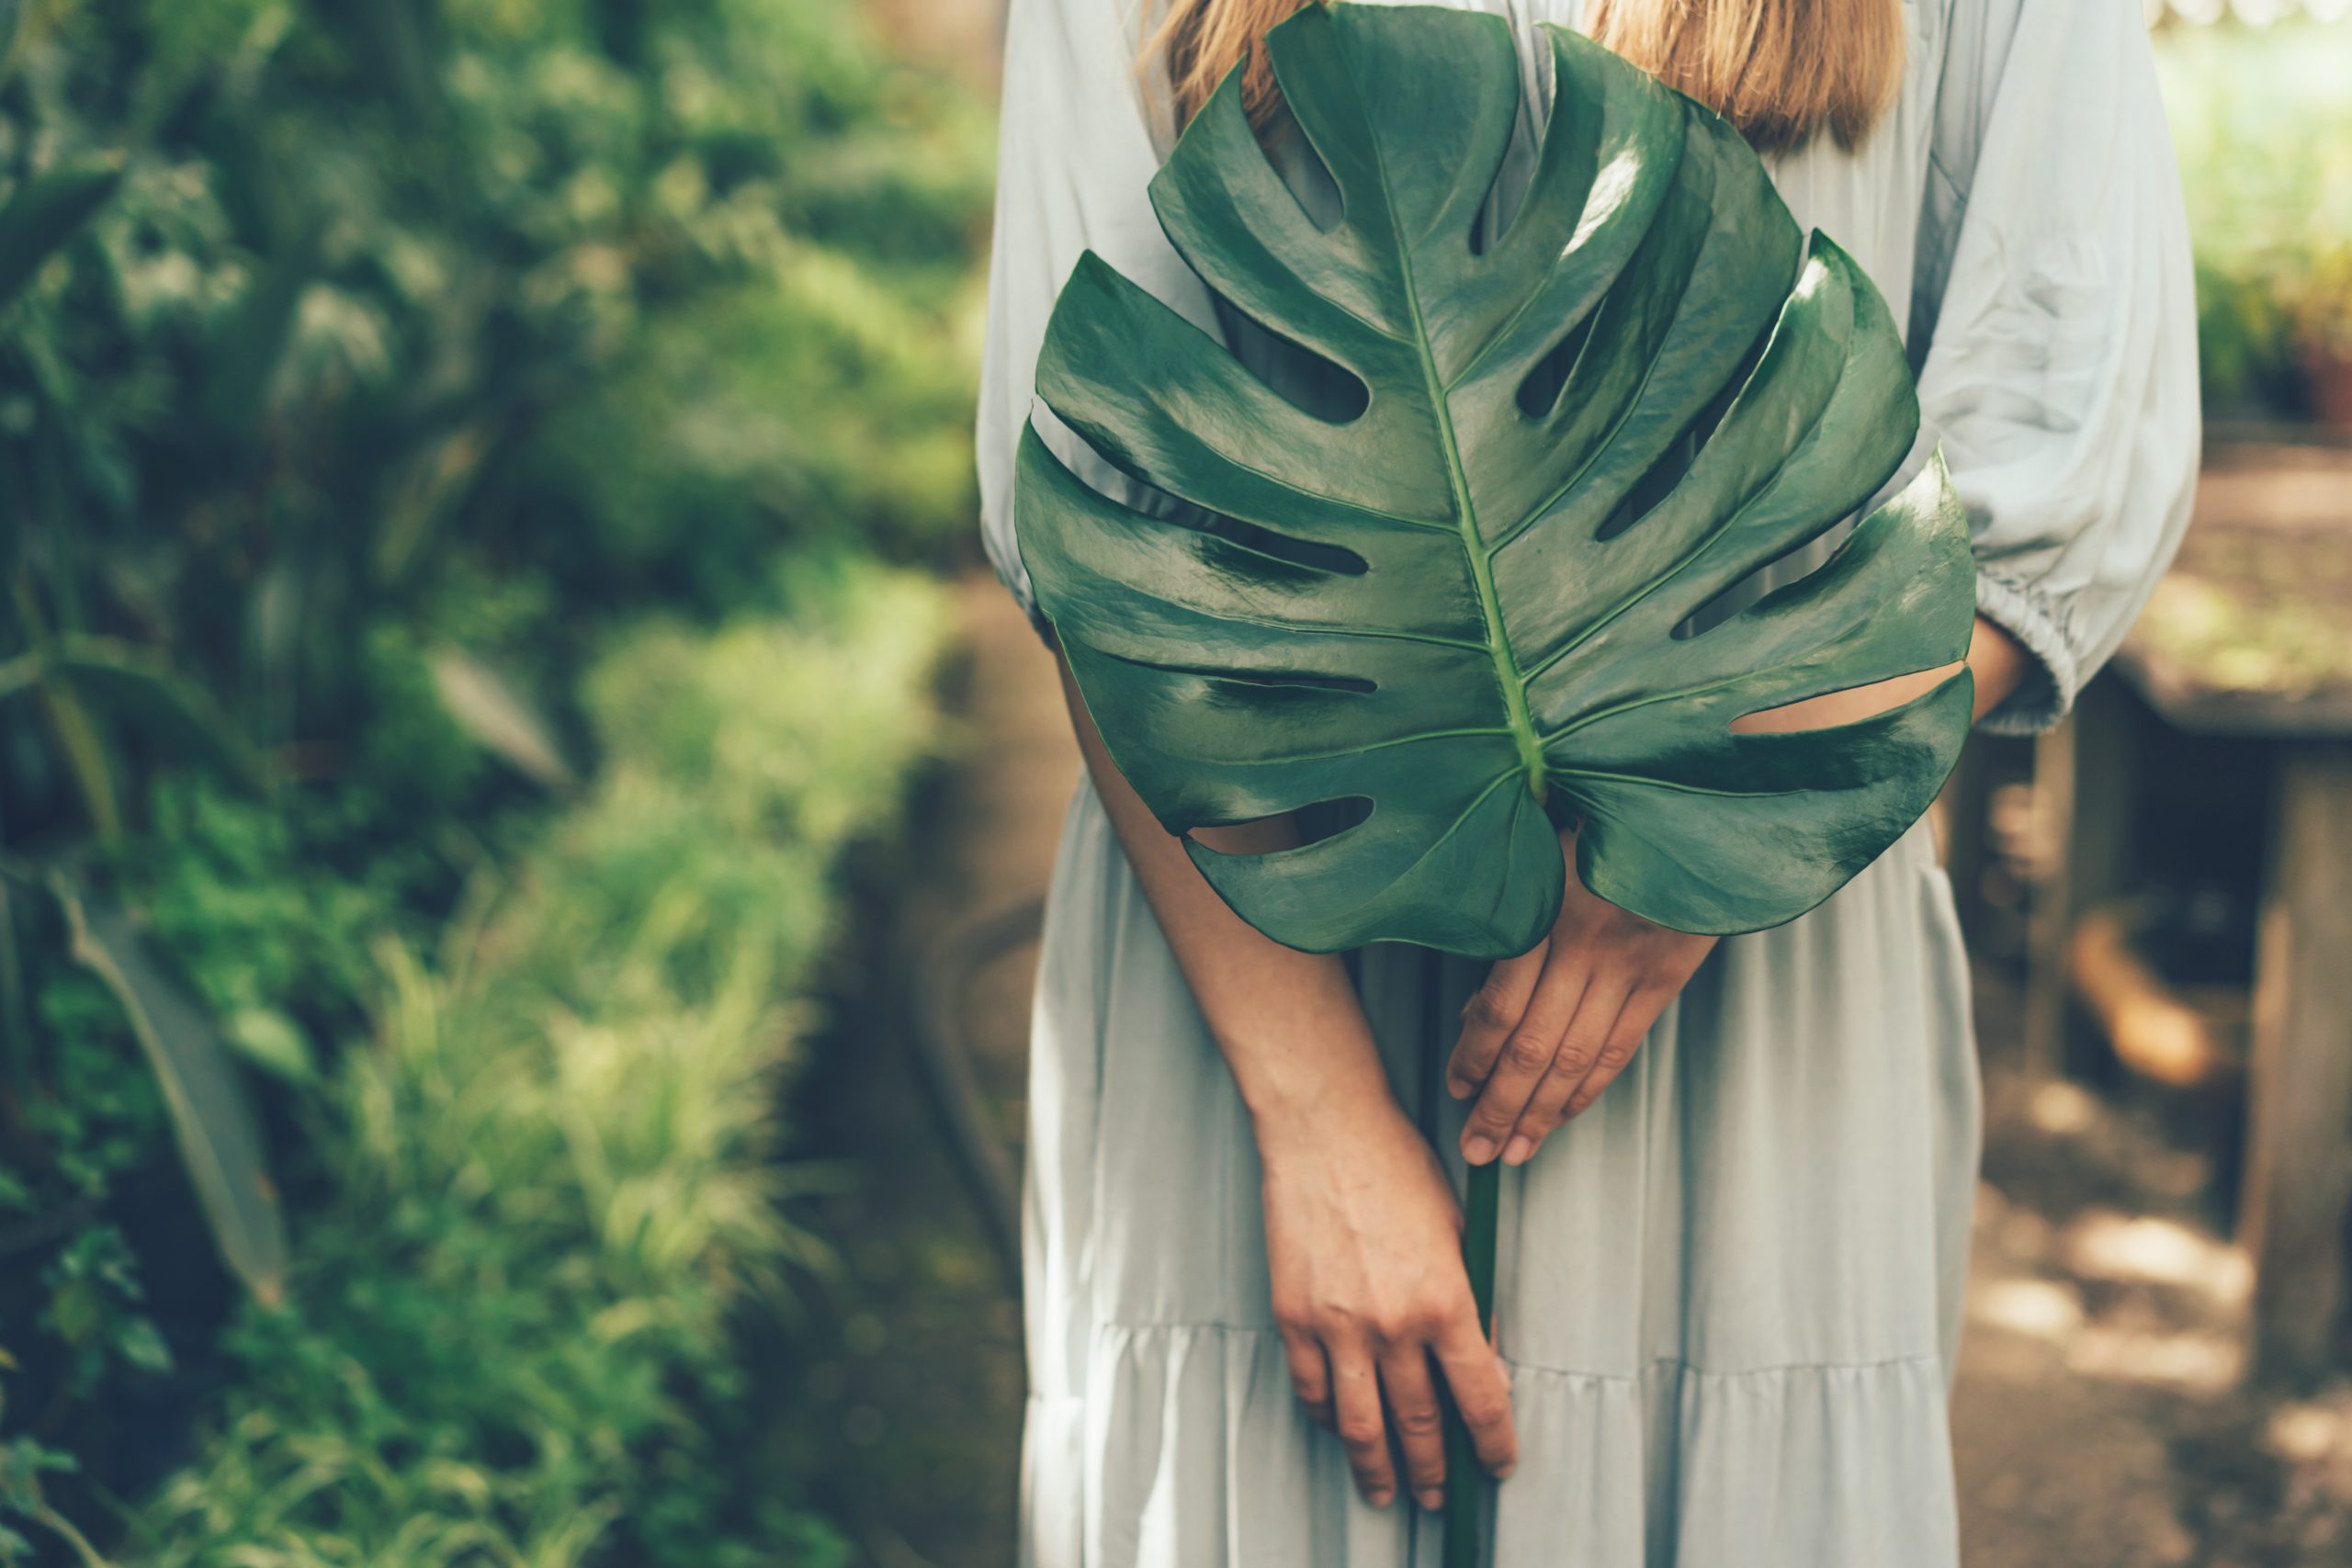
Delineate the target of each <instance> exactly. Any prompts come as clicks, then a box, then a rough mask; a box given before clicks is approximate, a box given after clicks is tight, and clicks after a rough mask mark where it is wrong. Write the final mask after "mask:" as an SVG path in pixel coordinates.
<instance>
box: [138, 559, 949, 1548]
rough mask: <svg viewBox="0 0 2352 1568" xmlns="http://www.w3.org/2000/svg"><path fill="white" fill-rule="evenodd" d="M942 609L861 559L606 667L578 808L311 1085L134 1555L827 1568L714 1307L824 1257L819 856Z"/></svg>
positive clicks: (867, 804)
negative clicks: (783, 1091) (771, 1455)
mask: <svg viewBox="0 0 2352 1568" xmlns="http://www.w3.org/2000/svg"><path fill="white" fill-rule="evenodd" d="M938 594H939V591H938V590H937V589H936V588H934V587H933V586H932V585H931V584H930V583H928V582H927V581H922V580H921V579H918V578H916V577H914V576H912V575H911V574H908V573H905V572H893V571H888V570H882V569H878V568H875V567H872V566H864V565H858V564H856V563H844V565H843V566H842V567H841V568H840V569H838V570H833V571H831V572H829V573H826V574H823V575H821V576H820V575H818V574H813V573H811V574H807V575H806V576H805V580H804V581H803V583H802V584H801V585H800V587H799V589H798V590H797V592H795V593H794V594H793V596H792V599H791V612H790V613H789V614H788V615H786V616H785V617H783V618H775V617H770V616H764V615H763V616H760V617H756V618H751V619H746V620H743V621H741V622H739V623H737V624H734V625H731V626H727V627H725V628H722V629H721V630H719V631H718V632H717V633H716V634H715V635H713V634H707V633H704V632H700V631H696V630H693V629H690V628H687V627H684V626H674V625H657V626H648V627H646V628H644V629H642V630H640V631H638V632H636V633H634V634H632V635H630V636H628V637H623V638H621V639H619V640H618V642H617V643H616V646H615V647H614V648H613V649H611V650H610V651H609V652H607V653H606V654H605V656H604V657H603V658H602V659H601V660H599V662H598V664H597V665H596V667H595V669H594V671H592V673H591V675H590V678H589V681H588V682H587V691H588V704H589V707H590V710H591V713H592V715H593V717H594V729H595V733H596V735H597V738H598V739H599V741H600V742H601V743H602V746H603V749H604V751H605V755H606V756H607V757H608V758H609V759H610V761H609V763H608V765H607V766H606V768H605V770H604V771H603V773H600V775H599V776H598V778H597V780H596V782H595V783H594V785H593V786H592V787H591V789H590V791H589V793H588V794H587V795H585V796H584V797H583V798H582V800H581V801H580V802H579V803H578V804H577V805H576V806H575V807H573V808H572V809H571V810H570V811H568V812H566V813H565V814H564V815H563V816H562V817H561V818H560V819H559V820H558V821H557V823H556V824H555V825H554V827H553V829H552V830H551V831H550V832H549V833H548V835H547V836H546V838H545V839H544V840H542V841H541V842H540V843H539V844H538V845H537V847H536V848H535V849H534V850H533V851H532V852H530V853H529V854H528V855H527V856H526V857H525V858H524V860H523V861H522V863H520V865H519V867H518V868H517V869H516V871H515V874H514V875H513V877H512V878H511V880H508V881H505V882H504V883H503V885H502V886H497V887H496V888H495V889H494V890H492V889H490V888H489V887H488V886H485V889H484V892H483V896H482V898H481V903H480V905H479V907H478V908H476V909H475V910H474V911H473V912H472V913H471V914H470V915H469V917H468V918H465V919H460V920H458V922H456V923H455V924H454V926H453V927H452V928H451V930H450V931H448V933H447V935H446V936H445V938H444V939H443V942H442V946H441V951H440V952H439V953H437V954H435V955H434V957H433V960H432V961H431V962H427V961H426V960H425V959H424V957H421V956H420V955H417V954H414V953H411V952H409V951H408V950H406V949H405V948H402V947H401V946H400V945H398V944H396V943H391V942H387V943H386V944H385V946H384V949H383V952H382V953H381V968H382V971H383V973H384V974H385V975H386V976H388V977H389V982H390V984H389V990H388V993H387V995H386V997H385V998H384V1000H383V1003H382V1005H381V1007H380V1010H379V1021H378V1025H377V1029H376V1033H375V1037H374V1039H373V1041H372V1043H368V1045H366V1046H364V1047H362V1048H360V1049H357V1050H355V1051H353V1052H351V1053H349V1054H348V1055H345V1057H344V1059H343V1061H342V1063H341V1065H340V1066H339V1067H338V1069H337V1070H336V1071H335V1072H334V1074H333V1075H332V1076H331V1078H330V1080H329V1081H328V1082H327V1083H326V1084H325V1085H324V1086H323V1087H322V1090H321V1095H320V1100H319V1104H318V1110H319V1121H320V1122H321V1123H322V1125H323V1126H324V1127H326V1128H328V1129H330V1130H329V1131H328V1132H327V1133H326V1134H325V1135H324V1137H323V1144H324V1147H325V1150H326V1152H327V1155H328V1157H329V1159H330V1161H331V1164H332V1168H333V1170H334V1190H335V1196H334V1199H333V1201H332V1203H331V1205H330V1206H329V1207H328V1209H327V1211H326V1213H324V1214H322V1216H321V1219H320V1221H319V1223H317V1224H314V1225H312V1226H311V1227H309V1228H308V1229H307V1230H306V1232H305V1234H304V1236H303V1246H302V1247H301V1248H300V1251H299V1254H298V1263H297V1266H296V1269H295V1271H294V1276H293V1280H292V1286H291V1302H292V1304H291V1305H290V1306H288V1307H286V1308H277V1309H272V1308H269V1307H266V1306H258V1305H256V1306H253V1307H250V1308H248V1309H247V1310H246V1311H245V1312H244V1313H243V1314H242V1315H241V1316H240V1318H239V1320H238V1322H237V1324H236V1325H235V1328H234V1330H233V1332H232V1335H231V1337H230V1341H229V1354H230V1356H231V1358H232V1360H233V1361H234V1362H235V1363H236V1364H237V1365H238V1367H239V1369H240V1373H241V1381H240V1382H238V1383H237V1384H236V1385H235V1386H234V1387H233V1389H232V1392H231V1393H230V1394H229V1396H228V1401H227V1409H226V1413H225V1416H224V1417H223V1419H222V1430H221V1432H220V1436H219V1438H218V1439H217V1440H215V1441H214V1442H212V1443H211V1444H209V1446H208V1448H207V1449H206V1450H205V1451H204V1452H203V1454H202V1455H201V1456H200V1457H199V1459H198V1461H197V1462H196V1463H195V1464H193V1465H191V1466H190V1467H188V1468H187V1470H185V1471H184V1472H182V1473H181V1474H179V1475H178V1476H177V1477H176V1478H175V1479H174V1480H173V1481H172V1482H171V1483H169V1484H168V1485H167V1486H165V1487H164V1490H163V1491H162V1493H161V1495H160V1496H159V1497H158V1498H157V1500H156V1501H155V1503H154V1504H153V1506H151V1507H150V1508H148V1509H147V1510H145V1511H144V1512H143V1513H142V1514H141V1517H140V1518H139V1520H138V1523H137V1529H136V1530H135V1532H134V1540H136V1541H137V1542H138V1543H139V1544H140V1548H141V1550H140V1552H139V1557H138V1560H139V1561H140V1562H151V1563H154V1564H158V1565H175V1568H176V1565H186V1568H198V1565H204V1568H232V1565H234V1568H243V1565H245V1564H251V1563H285V1564H288V1565H292V1564H302V1565H305V1568H307V1565H310V1564H344V1563H353V1564H357V1563H385V1564H390V1563H400V1564H403V1565H417V1568H425V1565H437V1564H459V1563H465V1564H472V1563H549V1564H555V1563H572V1562H632V1563H664V1564H668V1563H674V1564H677V1565H678V1568H729V1565H731V1564H742V1565H744V1568H751V1565H752V1564H760V1565H762V1568H765V1565H768V1564H774V1563H777V1562H810V1563H822V1562H837V1561H841V1560H842V1550H841V1548H840V1545H839V1543H838V1542H837V1541H835V1540H832V1539H831V1536H830V1535H829V1533H828V1532H827V1531H826V1530H825V1529H823V1527H822V1526H821V1525H820V1524H819V1523H817V1522H816V1521H814V1520H813V1519H811V1518H810V1517H808V1516H807V1515H805V1514H804V1513H801V1512H799V1511H797V1510H796V1509H795V1508H794V1507H793V1506H791V1505H792V1502H793V1499H792V1498H791V1497H790V1495H789V1483H788V1478H786V1477H780V1476H775V1475H763V1474H757V1473H753V1472H751V1471H750V1470H749V1469H748V1467H747V1466H746V1465H745V1464H744V1462H743V1460H744V1458H745V1456H746V1454H747V1453H748V1452H749V1451H750V1450H752V1447H753V1445H754V1442H755V1439H756V1437H757V1433H756V1430H755V1417H756V1416H758V1415H759V1414H760V1413H757V1412H752V1411H749V1410H746V1409H745V1408H743V1406H742V1404H741V1400H740V1397H739V1395H740V1393H741V1388H742V1383H743V1374H742V1372H741V1369H739V1367H738V1366H737V1365H736V1363H735V1359H734V1355H733V1347H732V1344H731V1342H730V1339H729V1334H728V1313H729V1310H730V1308H731V1307H732V1306H733V1305H734V1304H735V1303H738V1302H739V1300H741V1299H742V1298H743V1297H744V1296H745V1295H746V1294H747V1293H750V1294H766V1295H770V1296H773V1295H774V1294H775V1293H776V1292H779V1291H781V1290H782V1289H784V1284H783V1280H782V1275H781V1272H780V1271H781V1270H782V1269H785V1268H786V1266H787V1265H788V1264H791V1263H793V1262H795V1261H798V1262H801V1263H805V1264H809V1265H810V1266H816V1267H821V1266H822V1257H821V1253H820V1251H819V1250H818V1244H817V1243H816V1242H815V1241H813V1240H812V1239H811V1238H809V1237H808V1236H806V1235H800V1234H798V1233H797V1232H796V1231H795V1230H793V1229H792V1228H791V1227H790V1226H788V1225H787V1224H786V1223H785V1221H784V1220H783V1218H782V1217H781V1216H782V1211H781V1208H780V1206H779V1205H780V1201H781V1199H782V1198H783V1197H784V1196H785V1195H786V1190H787V1189H788V1187H789V1183H790V1181H791V1179H792V1175H793V1173H792V1169H791V1168H790V1167H780V1166H778V1165H776V1164H775V1162H774V1160H773V1157H772V1156H773V1155H774V1153H775V1141H776V1134H777V1129H776V1128H775V1124H774V1120H773V1112H774V1106H775V1082H774V1079H775V1075H776V1074H777V1073H778V1072H779V1071H780V1070H781V1069H782V1068H783V1067H784V1066H786V1063H787V1061H788V1059H789V1053H790V1043H791V1041H792V1039H793V1037H794V1033H795V1030H796V1027H797V1024H798V1023H799V1022H800V1021H801V1020H800V1019H799V1018H798V1016H797V1004H795V1003H794V1002H793V1001H792V1000H791V999H790V998H794V997H795V996H796V995H797V994H798V993H799V991H800V990H801V989H802V988H803V987H804V986H805V984H806V982H807V979H808V973H809V966H810V964H811V962H812V960H813V959H814V958H815V956H816V955H817V954H818V953H820V951H821V948H822V944H823V943H824V942H825V940H826V938H827V935H828V933H829V927H830V922H831V908H830V906H829V904H828V901H827V899H826V898H825V896H824V891H825V886H826V882H827V875H828V872H829V870H830V868H831V862H832V860H833V859H834V857H835V856H836V855H837V854H838V853H839V852H840V850H841V848H842V845H843V844H844V843H845V842H846V841H847V840H850V839H851V838H852V837H854V836H855V835H857V834H859V833H862V832H865V831H867V830H870V829H873V828H874V827H876V825H877V824H878V823H879V822H880V821H881V820H883V819H884V818H886V817H887V814H888V812H889V811H890V810H891V808H892V805H893V802H894V801H895V799H896V795H897V789H896V786H897V784H899V781H900V780H901V779H902V778H903V777H904V775H905V774H906V773H907V771H908V769H909V768H910V766H911V765H912V763H913V762H914V761H916V759H917V757H918V756H919V754H920V752H921V749H922V746H923V745H925V744H926V743H927V741H928V738H929V736H930V734H931V732H932V728H933V723H934V716H933V714H932V713H931V711H930V709H929V708H928V706H927V705H926V704H925V703H924V702H923V701H922V700H921V698H920V696H919V695H917V694H920V693H921V692H922V690H923V689H924V677H925V674H926V671H927V669H928V666H929V664H930V661H931V660H932V659H933V656H934V655H935V653H936V652H937V647H936V644H935V643H934V641H933V634H928V633H923V632H920V631H915V632H910V628H914V627H924V626H938V625H939V624H940V616H939V614H938V612H939V608H940V604H939V598H938Z"/></svg>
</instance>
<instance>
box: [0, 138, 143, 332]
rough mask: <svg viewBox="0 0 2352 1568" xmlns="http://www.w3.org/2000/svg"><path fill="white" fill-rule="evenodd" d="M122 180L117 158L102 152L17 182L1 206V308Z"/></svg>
mask: <svg viewBox="0 0 2352 1568" xmlns="http://www.w3.org/2000/svg"><path fill="white" fill-rule="evenodd" d="M121 183H122V159H121V158H120V156H119V155H117V154H114V153H107V154H104V155H101V156H96V157H86V158H77V159H74V160H72V161H71V162H68V163H64V164H59V165H58V166H57V167H55V168H53V169H51V170H50V171H49V172H48V173H46V174H43V175H35V176H34V177H33V178H31V179H29V180H28V181H26V182H25V183H24V184H23V185H22V186H18V187H17V193H16V195H14V196H12V197H9V198H8V204H7V205H6V207H0V309H5V308H6V306H8V305H9V304H10V303H11V302H13V301H14V300H15V299H16V298H17V294H18V293H19V292H21V291H22V290H23V288H24V287H25V285H26V284H28V283H29V282H31V281H32V279H33V275H34V274H35V273H38V272H39V271H40V268H41V264H42V263H43V262H46V261H47V260H49V258H50V257H51V256H53V255H55V254H57V253H58V252H59V251H62V250H63V249H64V248H65V246H66V245H67V244H68V243H70V242H71V241H72V240H73V238H74V235H75V234H77V233H79V232H81V229H82V225H83V224H85V223H86V222H88V221H89V220H90V219H91V218H92V217H93V216H95V215H96V212H97V210H98V209H100V208H102V207H104V206H105V205H106V204H107V201H108V200H109V199H110V198H111V197H113V195H114V193H115V187H116V186H119V185H120V184H121Z"/></svg>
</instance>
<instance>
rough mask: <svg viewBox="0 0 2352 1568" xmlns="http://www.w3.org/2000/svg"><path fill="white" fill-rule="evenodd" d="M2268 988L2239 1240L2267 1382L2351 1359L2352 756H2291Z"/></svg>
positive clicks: (2264, 934)
mask: <svg viewBox="0 0 2352 1568" xmlns="http://www.w3.org/2000/svg"><path fill="white" fill-rule="evenodd" d="M2275 820H2276V825H2275V827H2274V829H2273V834H2272V840H2271V846H2272V847H2271V865H2270V871H2269V878H2268V886H2267V888H2266V890H2265V893H2264V899H2263V912H2262V930H2261V936H2260V945H2259V950H2258V956H2257V959H2256V969H2257V973H2256V988H2255V1026H2254V1064H2253V1065H2254V1071H2253V1077H2252V1082H2251V1085H2250V1088H2249V1091H2248V1094H2247V1106H2246V1110H2247V1118H2248V1125H2247V1137H2246V1169H2245V1186H2244V1189H2243V1192H2242V1199H2241V1201H2242V1207H2241V1209H2240V1213H2239V1235H2240V1237H2241V1239H2242V1240H2243V1241H2244V1243H2245V1247H2246V1249H2247V1251H2248V1253H2249V1254H2250V1255H2251V1256H2252V1257H2253V1258H2254V1263H2255V1300H2254V1315H2253V1324H2252V1331H2253V1337H2254V1346H2253V1349H2254V1367H2255V1371H2256V1376H2258V1377H2261V1378H2264V1379H2266V1380H2269V1381H2293V1382H2301V1381H2306V1380H2309V1379H2312V1378H2315V1377H2318V1376H2320V1375H2321V1374H2323V1373H2324V1372H2325V1371H2327V1370H2328V1369H2329V1368H2330V1367H2331V1366H2332V1365H2334V1364H2335V1361H2336V1359H2337V1356H2338V1354H2339V1352H2340V1350H2341V1348H2342V1338H2343V1331H2344V1311H2345V1302H2346V1286H2345V1264H2346V1258H2345V1229H2346V1220H2347V1217H2352V745H2345V744H2341V743H2335V744H2324V745H2323V744H2304V745H2297V746H2293V747H2290V748H2289V749H2288V751H2287V754H2286V756H2285V757H2284V759H2283V761H2282V765H2281V768H2280V778H2279V796H2278V816H2277V818H2276V819H2275Z"/></svg>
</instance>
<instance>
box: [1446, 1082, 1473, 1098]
mask: <svg viewBox="0 0 2352 1568" xmlns="http://www.w3.org/2000/svg"><path fill="white" fill-rule="evenodd" d="M1476 1087H1477V1085H1476V1084H1474V1083H1472V1082H1471V1081H1470V1080H1469V1079H1468V1078H1448V1079H1446V1080H1445V1092H1446V1093H1448V1094H1450V1095H1452V1096H1453V1098H1454V1099H1456V1100H1467V1099H1469V1098H1470V1091H1471V1090H1472V1089H1476Z"/></svg>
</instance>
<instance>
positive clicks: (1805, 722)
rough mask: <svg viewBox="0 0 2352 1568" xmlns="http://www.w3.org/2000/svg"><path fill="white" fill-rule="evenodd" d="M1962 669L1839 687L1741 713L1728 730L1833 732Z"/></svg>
mask: <svg viewBox="0 0 2352 1568" xmlns="http://www.w3.org/2000/svg"><path fill="white" fill-rule="evenodd" d="M1965 668H1967V666H1966V665H1964V664H1945V665H1940V666H1939V667H1937V668H1936V669H1933V670H1922V671H1917V672H1916V673H1914V674H1909V675H1896V676H1893V677H1891V678H1889V679H1887V680H1884V681H1866V682H1862V683H1861V684H1860V685H1857V686H1841V687H1839V688H1838V690H1837V691H1834V692H1824V693H1821V694H1818V695H1816V696H1811V697H1805V698H1804V699H1802V700H1801V701H1798V702H1793V703H1783V704H1781V705H1780V706H1778V707H1769V708H1758V709H1757V710H1756V711H1755V712H1754V713H1747V714H1742V715H1740V716H1739V717H1737V718H1736V719H1733V720H1732V721H1731V730H1732V733H1733V734H1735V735H1791V734H1795V733H1798V732H1800V731H1803V730H1808V729H1834V728H1838V726H1839V725H1845V724H1854V723H1857V722H1859V721H1860V720H1862V719H1865V718H1869V717H1871V716H1874V715H1877V714H1882V713H1885V712H1888V711H1889V710H1891V709H1894V708H1899V707H1901V706H1902V705H1904V704H1905V703H1907V702H1909V701H1911V700H1912V699H1913V698H1914V697H1922V696H1925V695H1927V694H1928V693H1929V692H1932V691H1934V690H1935V689H1936V688H1937V687H1938V686H1940V685H1942V684H1943V683H1944V682H1946V681H1948V680H1950V679H1951V677H1952V676H1954V675H1956V674H1958V673H1959V672H1960V671H1962V670H1963V669H1965Z"/></svg>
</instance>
